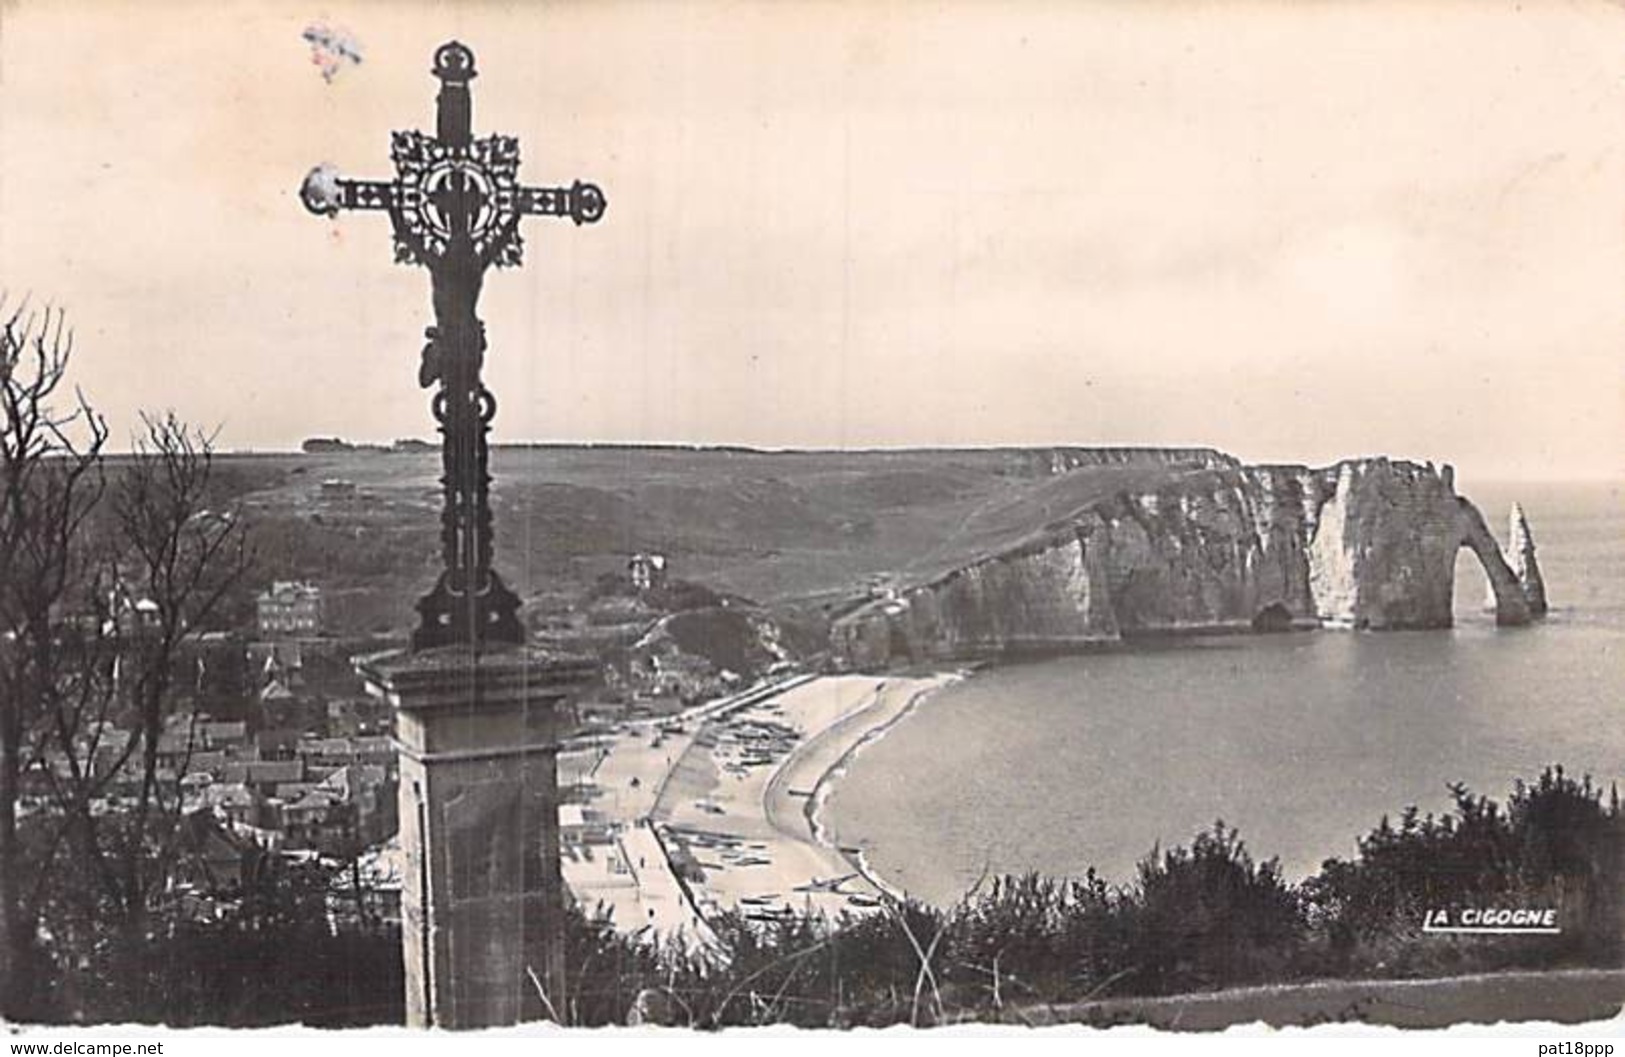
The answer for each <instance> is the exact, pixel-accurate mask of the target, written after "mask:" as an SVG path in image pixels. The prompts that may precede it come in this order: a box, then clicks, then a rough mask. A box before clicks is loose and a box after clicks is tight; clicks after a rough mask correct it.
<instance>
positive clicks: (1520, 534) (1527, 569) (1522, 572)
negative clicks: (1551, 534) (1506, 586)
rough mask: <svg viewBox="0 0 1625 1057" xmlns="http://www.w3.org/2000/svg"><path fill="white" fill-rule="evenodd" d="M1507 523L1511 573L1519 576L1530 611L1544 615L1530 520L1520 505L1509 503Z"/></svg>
mask: <svg viewBox="0 0 1625 1057" xmlns="http://www.w3.org/2000/svg"><path fill="white" fill-rule="evenodd" d="M1510 522H1511V524H1510V525H1509V526H1508V529H1507V564H1508V565H1510V566H1511V567H1512V575H1514V576H1516V577H1517V578H1518V583H1519V585H1520V586H1521V587H1522V588H1523V595H1524V599H1525V601H1527V602H1528V603H1529V612H1530V614H1531V615H1533V616H1537V617H1539V616H1545V614H1546V609H1547V606H1546V579H1545V577H1543V576H1542V575H1541V573H1540V562H1538V561H1536V560H1535V537H1534V534H1533V533H1532V532H1530V531H1529V519H1528V518H1527V517H1525V516H1524V513H1523V506H1522V505H1521V504H1519V503H1513V504H1512V514H1511V517H1510Z"/></svg>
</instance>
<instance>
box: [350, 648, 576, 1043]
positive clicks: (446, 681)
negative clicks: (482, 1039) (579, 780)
mask: <svg viewBox="0 0 1625 1057" xmlns="http://www.w3.org/2000/svg"><path fill="white" fill-rule="evenodd" d="M357 670H358V671H359V672H360V673H361V675H362V677H363V678H364V679H366V681H367V684H368V688H369V689H370V690H371V691H372V692H374V693H376V694H379V695H381V696H383V697H384V698H386V699H387V700H388V701H389V702H390V704H391V705H392V706H394V708H395V710H396V711H395V737H396V742H397V745H398V748H399V752H400V770H401V777H400V818H401V847H402V849H403V851H404V852H405V858H406V864H407V867H406V877H405V878H404V879H403V880H404V886H403V891H402V893H401V932H402V947H403V952H404V956H405V959H406V1018H407V1023H408V1024H409V1025H411V1026H414V1027H443V1028H480V1027H490V1026H497V1025H505V1024H517V1023H520V1022H522V1021H532V1020H541V1019H557V1018H556V1017H555V1016H554V1010H556V1011H557V1015H558V1017H562V1016H564V1011H565V1009H566V1008H567V1007H566V1006H565V998H564V988H565V976H564V958H563V955H564V951H563V928H562V925H563V911H564V883H563V878H562V876H561V873H560V867H559V829H558V782H557V774H558V739H559V734H560V731H561V730H562V729H563V721H564V719H565V717H566V715H567V714H568V710H569V707H570V705H571V704H572V703H573V700H574V697H575V694H576V693H577V692H578V691H579V690H580V689H581V687H582V686H583V685H585V684H586V683H588V682H590V681H591V680H592V679H593V678H594V677H595V676H596V674H597V666H596V664H595V663H594V662H592V661H591V660H588V659H586V658H582V657H575V656H568V655H561V654H558V653H552V652H549V651H545V650H540V649H537V648H534V647H516V646H496V647H488V648H486V649H485V650H484V651H483V652H482V653H480V654H479V655H478V656H477V657H476V656H475V655H474V654H473V652H472V651H471V650H470V649H469V648H468V647H466V646H447V647H441V648H438V649H432V650H423V651H419V652H416V653H397V654H386V655H383V656H379V657H372V658H367V659H365V660H362V661H359V662H358V663H357ZM543 991H545V993H546V996H547V999H548V1001H550V1002H551V1003H552V1004H553V1007H554V1010H550V1009H549V1008H548V1004H547V1002H544V1001H543V997H542V992H543Z"/></svg>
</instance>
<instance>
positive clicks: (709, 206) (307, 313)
mask: <svg viewBox="0 0 1625 1057" xmlns="http://www.w3.org/2000/svg"><path fill="white" fill-rule="evenodd" d="M313 24H320V25H323V26H327V27H330V28H333V29H337V30H343V31H347V32H348V33H350V34H351V35H353V37H354V38H355V39H356V40H357V41H358V43H359V46H360V49H361V52H362V55H363V61H362V62H361V63H360V64H359V65H355V66H352V67H350V68H347V69H343V70H341V71H340V72H339V73H338V74H337V75H336V76H335V77H334V78H333V80H332V82H331V83H328V82H326V81H324V80H323V78H322V76H321V74H320V71H319V70H318V68H317V67H316V66H315V65H313V64H312V62H311V54H310V47H309V45H308V44H307V43H306V42H305V41H304V40H303V39H301V33H302V31H303V30H304V29H305V28H306V27H307V26H310V25H313ZM452 37H456V38H460V39H461V40H463V41H464V42H465V43H467V44H468V45H470V46H471V47H472V48H473V49H474V51H475V52H476V54H477V56H478V66H479V70H480V76H479V78H478V79H477V80H476V81H475V82H474V91H475V114H474V120H475V127H476V133H477V134H484V133H488V132H507V133H512V134H516V135H518V136H519V138H520V141H521V148H522V151H523V157H524V163H523V165H522V167H521V170H520V173H521V177H522V179H523V180H524V181H525V182H527V183H533V184H559V183H565V184H567V183H569V182H570V181H571V180H573V179H576V178H582V179H588V180H592V181H595V182H597V183H598V184H600V185H601V186H602V187H603V188H604V190H605V192H606V194H607V196H608V199H609V212H608V215H607V216H606V218H605V219H604V221H603V222H602V223H600V224H599V225H597V226H596V227H589V228H580V229H577V228H575V227H574V226H573V225H571V224H569V223H568V222H561V221H558V220H550V219H542V218H533V219H530V220H528V221H526V227H525V239H526V264H525V267H524V268H522V269H519V270H517V271H513V270H510V271H504V272H499V273H495V274H493V275H491V276H490V277H488V279H487V282H486V285H485V294H484V298H483V300H482V302H481V314H482V316H483V317H484V318H485V320H486V322H487V328H488V333H489V336H490V341H491V350H490V353H489V355H488V357H487V382H488V384H490V385H491V387H492V388H493V389H494V390H495V391H496V393H497V395H498V398H499V400H500V405H501V409H500V412H499V414H498V417H497V420H496V434H495V439H497V440H499V441H501V440H522V439H537V440H570V441H629V442H645V441H671V442H682V443H739V444H750V445H760V446H773V447H777V446H815V447H833V446H865V447H867V446H892V445H989V444H1080V445H1086V444H1209V445H1213V446H1216V447H1219V448H1223V449H1225V450H1228V451H1232V452H1234V453H1236V454H1237V455H1240V456H1242V457H1243V458H1246V459H1249V460H1254V461H1292V462H1309V463H1323V462H1329V461H1332V460H1334V459H1337V458H1339V457H1343V456H1348V455H1359V454H1372V453H1382V454H1390V455H1394V456H1399V457H1412V458H1418V459H1434V460H1439V461H1450V462H1454V463H1455V464H1456V465H1457V466H1458V467H1459V468H1460V469H1461V470H1462V471H1463V472H1464V473H1467V474H1470V475H1471V476H1473V477H1477V478H1488V477H1497V476H1503V477H1504V476H1518V477H1538V476H1545V475H1549V476H1560V477H1586V476H1590V477H1596V476H1605V475H1612V476H1622V475H1625V355H1622V348H1625V149H1622V148H1625V9H1621V8H1619V7H1616V6H1613V5H1608V4H1603V3H1573V4H1564V3H1559V2H1551V3H1530V4H1527V5H1526V6H1525V7H1523V8H1522V9H1520V8H1519V7H1518V6H1517V5H1514V4H1494V3H1489V2H1482V0H1471V2H1465V3H1459V4H1453V3H1444V2H1439V3H1433V2H1427V0H1412V2H1407V3H1395V4H1388V5H1384V4H1381V3H1378V4H1354V3H1349V4H1336V3H1317V4H1288V3H1284V2H1283V3H1279V4H1272V3H1254V4H1248V3H1232V4H1207V3H1200V4H1197V3H1191V4H1183V3H1147V4H1117V3H1111V4H1108V3H1101V4H1098V5H1089V4H1082V3H1053V4H1048V3H1026V4H1023V3H1010V4H1000V5H995V4H990V3H970V2H966V3H962V4H956V3H951V2H949V3H930V4H927V3H896V4H885V3H866V4H859V3H851V4H833V3H832V4H810V3H809V4H801V3H794V2H777V3H766V2H763V3H674V2H661V3H622V4H615V3H593V4H585V3H582V4H547V5H531V4H517V3H516V4H490V5H483V6H482V5H470V4H458V5H450V4H429V3H422V4H412V3H371V4H353V5H346V4H339V3H320V4H312V5H309V6H305V5H301V4H297V3H276V4H270V3H264V4H236V5H234V4H229V3H213V2H211V3H198V4H180V3H170V4H166V3H153V2H146V3H140V4H137V3H133V2H132V3H117V4H115V3H106V4H97V3H87V2H60V0H0V289H4V290H6V291H8V292H9V293H10V294H11V296H12V297H14V298H15V297H16V296H18V295H19V294H22V293H31V294H32V296H33V297H34V298H35V299H36V300H38V301H44V300H51V301H53V302H56V303H60V304H62V305H65V306H67V308H68V309H69V311H70V313H71V319H72V320H73V321H74V323H76V325H77V330H78V337H79V345H78V351H77V354H76V363H75V368H76V374H77V380H78V381H79V383H80V384H81V385H82V386H83V387H84V388H85V390H86V391H87V392H88V393H89V395H90V396H91V397H92V399H93V400H94V401H95V402H96V403H97V404H98V405H99V406H101V407H102V408H103V409H104V410H105V411H106V412H107V414H108V416H109V418H110V419H111V420H112V422H113V424H114V426H115V429H116V430H117V431H119V432H120V433H121V434H122V433H124V432H126V431H127V430H128V429H129V428H130V424H131V423H132V421H133V419H134V415H135V412H136V410H137V409H139V408H164V407H173V408H174V409H175V410H177V411H178V412H180V413H181V414H182V415H183V416H185V417H187V418H189V419H192V420H194V421H196V422H199V423H203V424H209V425H213V424H220V425H222V427H223V431H222V434H221V442H222V444H223V445H224V446H225V447H227V448H260V449H265V448H292V447H295V446H297V444H298V443H299V441H300V440H301V439H302V438H304V437H307V436H311V435H332V434H338V435H342V436H345V437H349V438H352V439H362V440H390V439H393V438H395V437H404V436H421V437H425V438H427V437H431V436H432V435H433V433H432V428H433V427H432V421H431V419H430V417H429V413H428V408H427V396H426V394H424V393H422V392H421V391H420V390H418V389H417V387H416V379H415V374H416V370H417V359H418V350H419V348H420V346H421V345H422V332H423V328H424V326H425V325H427V323H429V322H430V318H429V314H430V310H429V298H428V277H427V274H426V273H424V272H423V271H422V270H421V269H414V268H408V267H405V266H401V265H395V264H392V263H391V248H390V238H389V230H388V222H387V220H386V219H385V218H384V216H383V215H382V214H376V213H375V214H352V215H346V216H344V217H342V218H341V219H339V220H338V221H336V222H332V221H328V220H325V219H322V218H318V217H314V216H311V215H310V214H308V213H306V212H305V211H304V209H303V208H302V207H301V206H300V204H299V201H298V198H297V189H298V186H299V182H300V180H301V178H302V177H303V175H304V173H305V172H306V171H307V170H308V169H309V168H310V167H311V166H312V165H314V164H316V163H318V162H332V163H334V164H335V165H337V166H338V168H339V170H340V171H341V172H342V173H344V174H345V175H350V176H357V177H373V178H388V177H390V176H392V175H393V170H392V167H391V165H390V162H389V155H388V151H389V132H390V130H391V129H393V128H424V129H432V128H433V96H434V91H435V89H436V82H435V81H434V79H433V78H432V77H431V76H430V75H429V72H428V70H429V64H430V57H431V54H432V52H433V50H434V48H435V46H436V45H438V44H439V43H441V42H443V41H445V40H447V39H449V38H452Z"/></svg>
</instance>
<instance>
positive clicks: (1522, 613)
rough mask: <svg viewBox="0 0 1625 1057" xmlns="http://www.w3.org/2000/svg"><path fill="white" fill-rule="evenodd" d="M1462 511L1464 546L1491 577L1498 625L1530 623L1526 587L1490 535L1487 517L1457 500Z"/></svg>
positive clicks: (1467, 502)
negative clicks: (1485, 519) (1485, 520)
mask: <svg viewBox="0 0 1625 1057" xmlns="http://www.w3.org/2000/svg"><path fill="white" fill-rule="evenodd" d="M1456 502H1457V503H1458V504H1459V505H1460V510H1461V546H1463V547H1466V548H1468V549H1469V550H1471V551H1472V552H1473V554H1474V555H1475V556H1477V558H1478V564H1479V565H1481V566H1483V568H1484V575H1485V576H1486V577H1488V578H1489V581H1490V590H1491V591H1492V592H1494V594H1495V622H1496V623H1497V624H1499V625H1502V626H1503V627H1506V626H1515V625H1519V624H1527V623H1529V620H1530V612H1529V599H1528V598H1527V597H1526V596H1525V595H1524V590H1523V584H1522V583H1520V582H1519V580H1518V577H1517V574H1516V573H1514V572H1513V571H1512V567H1511V566H1510V565H1508V564H1507V560H1506V557H1505V556H1504V555H1503V554H1502V553H1501V545H1500V544H1499V543H1497V542H1496V541H1495V537H1494V536H1493V535H1491V534H1490V529H1489V526H1488V525H1486V524H1485V523H1484V515H1483V514H1481V513H1479V510H1478V508H1477V507H1476V506H1474V505H1473V504H1472V503H1471V502H1469V501H1468V500H1467V499H1466V498H1464V497H1457V499H1456Z"/></svg>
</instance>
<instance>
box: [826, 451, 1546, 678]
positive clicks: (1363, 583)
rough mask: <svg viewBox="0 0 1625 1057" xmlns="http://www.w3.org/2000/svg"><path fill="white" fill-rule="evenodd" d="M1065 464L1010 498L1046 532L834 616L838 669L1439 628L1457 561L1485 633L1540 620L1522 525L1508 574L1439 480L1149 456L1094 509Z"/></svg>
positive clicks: (1423, 473)
mask: <svg viewBox="0 0 1625 1057" xmlns="http://www.w3.org/2000/svg"><path fill="white" fill-rule="evenodd" d="M1080 454H1081V453H1078V452H1073V453H1071V455H1072V457H1071V458H1070V459H1069V460H1067V462H1066V463H1061V464H1060V465H1059V466H1058V468H1057V470H1056V471H1054V481H1053V484H1052V485H1051V486H1050V487H1049V488H1048V489H1047V490H1045V491H1046V494H1044V495H1043V496H1042V502H1040V503H1034V499H1035V498H1036V497H1033V496H1028V497H1025V500H1024V501H1025V503H1026V505H1027V506H1028V507H1029V508H1031V509H1032V510H1033V511H1034V512H1037V511H1039V510H1042V512H1043V515H1044V516H1042V517H1041V518H1040V517H1033V518H1032V520H1033V521H1034V522H1036V523H1035V524H1034V525H1033V528H1032V530H1031V531H1030V532H1028V533H1027V534H1026V535H1024V536H1015V537H1013V538H1008V539H1006V540H1005V541H1003V542H1002V544H999V545H995V546H991V547H989V548H988V549H987V550H986V551H985V552H984V553H982V554H979V555H975V556H972V557H968V558H966V557H964V556H961V557H960V559H959V560H958V561H949V562H947V563H945V567H943V568H940V569H934V570H928V571H927V573H926V575H923V576H920V577H919V578H917V579H914V580H912V581H903V582H896V583H891V584H887V585H884V586H882V587H880V588H878V589H877V590H876V591H875V592H874V593H873V597H871V598H869V599H867V600H863V601H859V602H857V603H855V604H854V605H853V606H852V607H850V608H849V609H848V610H847V611H845V612H843V613H841V614H839V615H838V616H836V618H835V619H834V620H833V622H832V626H831V640H832V644H833V646H834V649H835V651H836V652H837V654H839V655H840V656H843V657H845V658H846V659H847V660H848V662H849V663H851V664H852V665H854V666H856V667H865V666H872V665H876V664H882V663H890V662H895V661H897V660H900V659H904V658H906V659H911V660H928V659H948V658H956V659H957V658H965V657H972V656H980V655H990V654H1003V653H1009V652H1013V651H1023V650H1057V649H1066V648H1070V647H1076V646H1083V645H1088V644H1093V643H1101V642H1113V641H1118V640H1121V639H1124V638H1130V637H1134V636H1137V635H1138V636H1144V635H1166V634H1187V633H1201V632H1206V631H1225V630H1249V629H1250V630H1255V631H1276V630H1287V629H1290V628H1294V627H1320V626H1335V627H1348V628H1359V629H1413V628H1444V627H1449V626H1450V624H1451V621H1452V610H1453V602H1454V594H1455V569H1456V554H1457V552H1458V551H1459V550H1460V549H1461V548H1463V547H1466V548H1468V549H1469V550H1471V551H1472V552H1473V554H1474V555H1475V556H1476V557H1477V558H1478V561H1479V563H1480V564H1481V565H1482V567H1483V569H1484V572H1485V574H1486V576H1487V578H1488V581H1489V584H1490V588H1491V591H1492V594H1493V599H1494V608H1495V611H1496V619H1497V623H1499V624H1502V625H1520V624H1526V623H1528V622H1529V621H1530V620H1531V619H1533V618H1535V617H1538V616H1541V615H1543V614H1544V613H1545V608H1546V601H1545V589H1544V585H1543V583H1542V581H1541V577H1540V571H1539V566H1538V564H1537V563H1536V560H1535V552H1534V543H1533V538H1532V535H1531V533H1530V530H1529V526H1528V523H1527V520H1526V519H1525V518H1524V516H1523V514H1522V511H1521V510H1518V511H1515V512H1514V515H1513V531H1512V539H1511V541H1510V544H1511V547H1512V549H1513V551H1514V560H1513V562H1512V563H1509V562H1508V560H1507V558H1506V556H1505V555H1504V554H1503V553H1502V550H1501V547H1500V545H1499V544H1498V543H1497V542H1496V540H1495V538H1494V536H1493V535H1492V534H1491V533H1490V531H1489V529H1488V527H1487V526H1486V524H1485V521H1484V517H1483V515H1482V514H1481V513H1480V512H1479V510H1478V508H1477V507H1475V506H1474V505H1473V504H1472V502H1471V501H1469V500H1468V499H1467V498H1465V497H1463V496H1459V495H1457V494H1456V491H1455V486H1454V474H1453V471H1452V469H1451V467H1449V466H1448V465H1446V466H1443V467H1436V466H1435V465H1434V464H1432V463H1414V462H1406V461H1398V460H1390V459H1387V458H1367V459H1350V460H1345V461H1343V462H1339V463H1337V464H1335V465H1333V466H1328V467H1324V468H1320V469H1311V468H1308V467H1304V466H1245V465H1242V464H1240V463H1238V462H1236V461H1235V460H1230V459H1227V458H1225V457H1222V456H1217V455H1216V454H1215V456H1214V457H1212V458H1209V459H1206V460H1203V461H1201V462H1199V463H1198V462H1194V461H1191V460H1189V459H1188V457H1180V456H1173V455H1171V454H1169V453H1157V452H1153V451H1147V452H1145V453H1144V455H1143V459H1144V461H1145V462H1147V463H1154V464H1156V465H1159V466H1161V468H1162V469H1163V471H1164V472H1163V473H1162V474H1161V476H1160V479H1157V480H1155V481H1154V482H1152V483H1150V484H1148V485H1147V486H1144V487H1140V488H1120V489H1110V490H1107V491H1106V492H1105V493H1104V494H1102V492H1101V491H1100V490H1098V489H1094V488H1091V487H1090V484H1091V481H1092V479H1093V477H1094V476H1095V475H1093V474H1091V473H1090V472H1088V469H1087V466H1088V464H1087V462H1085V461H1083V460H1082V459H1080ZM1117 465H1121V463H1117ZM1001 513H1007V512H1001Z"/></svg>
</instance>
